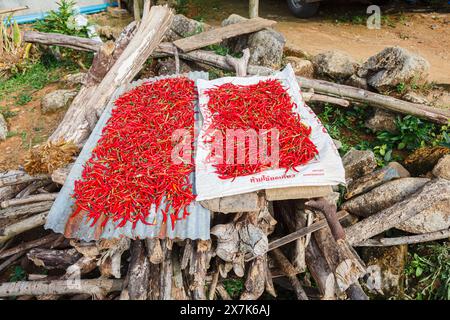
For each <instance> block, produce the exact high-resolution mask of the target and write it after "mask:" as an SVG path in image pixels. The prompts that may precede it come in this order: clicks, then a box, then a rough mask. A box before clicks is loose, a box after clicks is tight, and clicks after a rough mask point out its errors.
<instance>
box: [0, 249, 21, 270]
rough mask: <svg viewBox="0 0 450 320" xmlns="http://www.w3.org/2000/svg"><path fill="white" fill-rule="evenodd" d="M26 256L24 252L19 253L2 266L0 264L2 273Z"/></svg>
mask: <svg viewBox="0 0 450 320" xmlns="http://www.w3.org/2000/svg"><path fill="white" fill-rule="evenodd" d="M23 255H24V253H23V252H18V253H16V254H14V255H13V256H11V257H9V259H6V261H4V262H3V263H2V264H0V272H2V271H3V270H5V269H6V268H8V267H9V266H10V265H12V264H13V263H14V262H16V261H17V260H18V259H20V257H22V256H23Z"/></svg>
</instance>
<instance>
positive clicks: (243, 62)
mask: <svg viewBox="0 0 450 320" xmlns="http://www.w3.org/2000/svg"><path fill="white" fill-rule="evenodd" d="M225 59H226V61H227V62H228V64H229V65H231V66H232V67H233V68H234V71H235V73H236V77H245V76H246V75H247V66H248V60H249V59H250V49H248V48H246V49H244V50H243V51H242V57H241V58H235V57H232V56H230V55H227V56H226V57H225Z"/></svg>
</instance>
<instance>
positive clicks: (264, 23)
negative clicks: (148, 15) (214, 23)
mask: <svg viewBox="0 0 450 320" xmlns="http://www.w3.org/2000/svg"><path fill="white" fill-rule="evenodd" d="M275 24H276V21H273V20H267V19H263V18H254V19H246V20H244V21H242V22H238V23H234V24H230V25H227V26H224V27H219V28H215V29H212V30H208V31H204V32H201V33H198V34H195V35H193V36H190V37H187V38H182V39H178V40H175V41H174V42H173V44H174V45H176V46H177V47H178V49H180V50H181V51H183V52H189V51H193V50H195V49H200V48H204V47H207V46H209V45H212V44H216V43H220V42H222V41H223V40H225V39H229V38H233V37H236V36H239V35H243V34H248V33H252V32H256V31H259V30H262V29H264V28H269V27H272V26H273V25H275Z"/></svg>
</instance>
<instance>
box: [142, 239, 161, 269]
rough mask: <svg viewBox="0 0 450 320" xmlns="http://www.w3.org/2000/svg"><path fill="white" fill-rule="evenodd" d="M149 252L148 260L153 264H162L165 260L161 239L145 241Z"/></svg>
mask: <svg viewBox="0 0 450 320" xmlns="http://www.w3.org/2000/svg"><path fill="white" fill-rule="evenodd" d="M145 243H146V246H147V252H148V259H149V260H150V262H151V263H153V264H158V263H161V262H162V261H163V260H164V256H163V251H162V248H161V243H160V240H159V239H146V240H145Z"/></svg>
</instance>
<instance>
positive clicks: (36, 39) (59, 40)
mask: <svg viewBox="0 0 450 320" xmlns="http://www.w3.org/2000/svg"><path fill="white" fill-rule="evenodd" d="M23 40H24V41H25V42H30V43H39V44H43V45H51V46H61V47H66V48H71V49H75V50H81V51H94V52H95V51H98V50H99V49H100V47H101V46H102V43H101V42H99V41H97V40H93V39H89V38H81V37H75V36H68V35H65V34H60V33H45V32H38V31H31V30H27V31H25V32H24V33H23Z"/></svg>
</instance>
